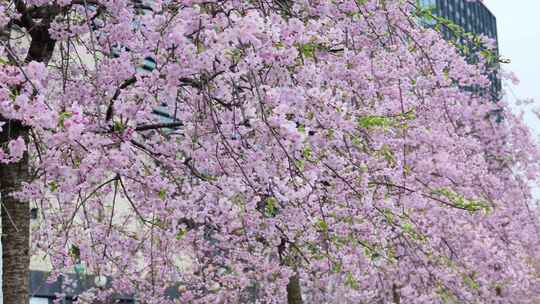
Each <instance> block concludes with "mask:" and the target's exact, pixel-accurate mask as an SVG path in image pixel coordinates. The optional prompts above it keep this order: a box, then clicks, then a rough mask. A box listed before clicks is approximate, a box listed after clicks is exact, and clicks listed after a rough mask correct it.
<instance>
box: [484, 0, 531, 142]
mask: <svg viewBox="0 0 540 304" xmlns="http://www.w3.org/2000/svg"><path fill="white" fill-rule="evenodd" d="M484 4H485V5H486V6H487V7H488V8H489V9H490V10H491V12H492V13H493V14H494V15H495V17H496V18H497V30H498V38H499V49H500V53H501V55H502V56H503V57H504V58H507V59H510V60H511V63H510V64H505V65H503V68H504V69H505V70H509V71H513V72H514V73H515V74H516V75H517V76H518V78H519V79H520V84H519V85H517V86H513V85H511V84H509V83H506V84H505V86H508V85H509V86H510V87H509V88H507V89H510V91H511V92H513V94H512V93H510V92H509V97H510V100H515V98H514V96H512V95H515V97H517V98H520V99H523V98H532V99H534V103H533V104H532V105H531V106H529V107H527V112H526V113H527V114H526V115H525V119H526V122H527V124H528V125H529V126H530V127H531V128H532V129H533V131H534V134H536V135H537V139H539V138H540V120H539V119H537V118H536V116H534V115H533V114H532V112H531V111H530V110H531V108H534V107H540V15H539V12H540V0H484Z"/></svg>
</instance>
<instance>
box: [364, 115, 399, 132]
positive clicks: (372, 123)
mask: <svg viewBox="0 0 540 304" xmlns="http://www.w3.org/2000/svg"><path fill="white" fill-rule="evenodd" d="M358 125H359V126H360V127H361V128H364V129H370V128H376V127H389V126H391V125H392V120H391V119H390V118H388V117H385V116H378V115H370V116H364V117H360V118H359V119H358Z"/></svg>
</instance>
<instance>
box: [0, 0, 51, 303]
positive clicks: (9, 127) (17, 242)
mask: <svg viewBox="0 0 540 304" xmlns="http://www.w3.org/2000/svg"><path fill="white" fill-rule="evenodd" d="M15 5H16V8H17V10H18V11H19V13H21V18H20V20H19V21H18V23H19V24H20V25H22V26H23V27H25V28H26V29H27V31H28V33H29V34H30V38H31V42H30V47H29V49H28V54H27V56H26V58H25V62H29V61H38V62H44V63H47V62H49V60H50V59H51V57H52V54H53V51H54V47H55V44H56V41H55V40H54V39H52V37H51V36H50V34H49V28H50V23H51V21H52V20H53V19H54V17H55V16H56V14H58V13H59V9H58V7H57V6H54V5H53V6H47V8H46V9H45V10H44V14H45V15H44V16H41V17H42V20H41V22H39V23H35V22H34V20H32V17H31V16H30V13H29V11H28V10H27V7H26V4H25V3H24V1H20V0H16V1H15ZM12 64H20V63H19V62H13V63H12ZM34 93H37V92H34ZM0 121H1V122H5V123H6V124H5V125H4V126H3V130H2V132H1V133H0V144H5V143H7V142H8V141H9V140H10V139H16V138H17V137H19V136H21V137H23V138H24V140H25V142H27V143H28V138H29V132H30V128H29V127H27V126H25V125H23V123H22V122H21V121H17V120H8V119H5V118H4V117H1V116H0ZM25 181H29V159H28V153H24V156H23V158H22V159H21V160H20V161H18V162H16V163H12V164H4V165H0V194H1V197H0V199H1V203H2V208H1V211H2V212H1V214H2V215H1V216H2V237H1V240H2V262H3V272H2V291H3V300H4V301H3V303H5V304H8V303H9V304H28V303H29V296H28V295H29V289H30V286H29V280H30V203H29V202H27V201H20V200H18V199H16V198H14V197H13V196H12V194H13V193H14V192H17V191H18V190H20V189H21V187H22V184H23V183H24V182H25Z"/></svg>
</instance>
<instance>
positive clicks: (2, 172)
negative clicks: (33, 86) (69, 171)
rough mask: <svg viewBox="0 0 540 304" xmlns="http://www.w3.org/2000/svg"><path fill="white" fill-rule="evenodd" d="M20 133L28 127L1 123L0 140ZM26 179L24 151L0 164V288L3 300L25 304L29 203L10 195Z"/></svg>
mask: <svg viewBox="0 0 540 304" xmlns="http://www.w3.org/2000/svg"><path fill="white" fill-rule="evenodd" d="M19 136H22V137H23V138H25V139H27V137H28V128H26V127H24V126H23V125H22V124H21V123H20V122H18V121H13V120H12V121H8V122H7V123H6V125H4V126H3V131H2V133H1V134H0V142H2V143H5V142H7V141H9V139H13V138H17V137H19ZM26 180H28V153H25V154H24V156H23V158H22V159H21V160H20V161H19V162H16V163H13V164H7V165H6V164H4V165H0V195H1V200H2V261H3V274H2V275H3V279H2V290H3V294H4V303H6V304H7V303H9V304H27V303H28V301H29V299H28V287H29V285H28V284H29V265H30V255H29V244H30V206H29V203H28V202H24V201H19V200H17V199H16V198H14V197H13V196H12V195H11V194H12V193H13V192H15V191H17V190H19V189H20V187H21V184H22V183H23V182H24V181H26Z"/></svg>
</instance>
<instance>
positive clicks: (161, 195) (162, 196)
mask: <svg viewBox="0 0 540 304" xmlns="http://www.w3.org/2000/svg"><path fill="white" fill-rule="evenodd" d="M158 197H159V198H160V199H161V200H162V201H163V200H165V198H166V197H167V190H165V189H160V190H159V192H158Z"/></svg>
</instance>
